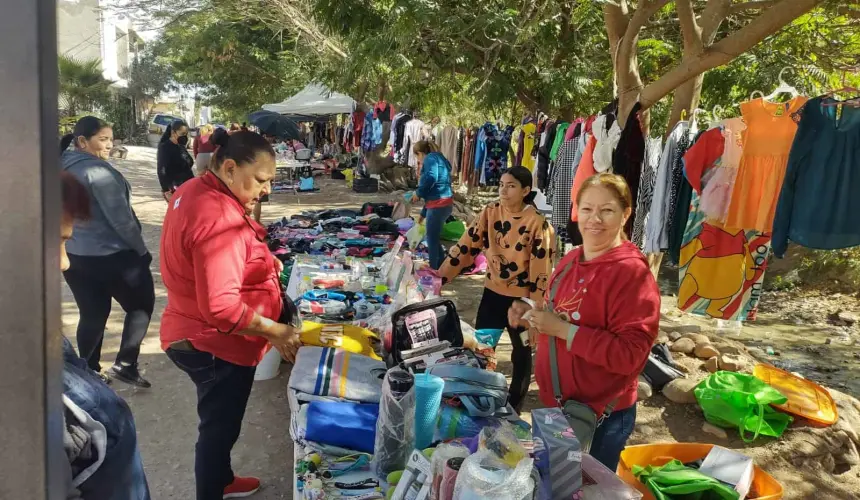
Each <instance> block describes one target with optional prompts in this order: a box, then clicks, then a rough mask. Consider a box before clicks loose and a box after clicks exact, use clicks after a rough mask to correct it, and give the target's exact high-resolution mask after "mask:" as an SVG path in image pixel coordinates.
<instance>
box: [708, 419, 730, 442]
mask: <svg viewBox="0 0 860 500" xmlns="http://www.w3.org/2000/svg"><path fill="white" fill-rule="evenodd" d="M702 432H704V433H706V434H710V435H712V436H716V437H718V438H720V439H728V438H729V434H728V433H727V432H726V431H725V430H724V429H721V428H719V427H717V426H716V425H714V424H712V423H710V422H705V423H704V424H703V425H702Z"/></svg>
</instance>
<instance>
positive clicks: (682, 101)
mask: <svg viewBox="0 0 860 500" xmlns="http://www.w3.org/2000/svg"><path fill="white" fill-rule="evenodd" d="M704 79H705V75H704V74H701V75H699V76H697V77H695V78H693V79H691V80H688V81H686V82H685V83H683V84H682V85H681V86H680V87H678V88H677V89H675V93H674V94H673V96H672V112H671V114H670V115H669V123H668V126H667V127H666V135H668V134H669V133H670V132H671V131H672V129H673V128H675V125H677V123H678V122H679V121H681V115H682V114H683V112H684V110H686V111H687V113H686V116H687V118H690V117H691V116H692V115H693V110H694V109H696V108H697V107H698V106H699V100H700V99H701V97H702V81H703V80H704Z"/></svg>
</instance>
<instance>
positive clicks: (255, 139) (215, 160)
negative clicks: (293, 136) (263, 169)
mask: <svg viewBox="0 0 860 500" xmlns="http://www.w3.org/2000/svg"><path fill="white" fill-rule="evenodd" d="M219 131H221V132H222V133H219ZM211 141H212V142H213V143H214V144H215V145H216V146H218V149H217V150H216V151H215V155H214V156H213V157H212V170H213V171H215V172H217V171H218V170H220V168H221V164H222V163H224V160H228V159H229V160H233V161H235V162H236V164H237V165H239V166H242V165H246V164H248V163H251V162H253V161H254V160H255V159H256V158H257V155H258V154H260V153H267V154H268V155H269V156H271V157H272V158H274V157H275V150H274V149H273V148H272V145H271V144H269V141H267V140H266V138H265V137H263V136H262V135H260V134H257V133H254V132H250V131H247V130H241V131H239V132H233V134H228V133H227V131H226V130H224V129H220V128H219V129H218V130H216V131H215V132H213V133H212V139H211Z"/></svg>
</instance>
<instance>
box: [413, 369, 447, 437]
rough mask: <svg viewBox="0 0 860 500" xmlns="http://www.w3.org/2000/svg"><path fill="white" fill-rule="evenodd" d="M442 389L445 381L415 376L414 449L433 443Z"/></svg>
mask: <svg viewBox="0 0 860 500" xmlns="http://www.w3.org/2000/svg"><path fill="white" fill-rule="evenodd" d="M444 388H445V381H444V380H442V379H441V378H439V377H437V376H435V375H431V374H428V373H419V374H417V375H415V447H416V448H418V449H423V448H426V447H427V446H429V445H430V443H431V442H433V434H434V433H435V430H436V416H437V415H438V414H439V404H440V403H441V402H442V391H443V389H444Z"/></svg>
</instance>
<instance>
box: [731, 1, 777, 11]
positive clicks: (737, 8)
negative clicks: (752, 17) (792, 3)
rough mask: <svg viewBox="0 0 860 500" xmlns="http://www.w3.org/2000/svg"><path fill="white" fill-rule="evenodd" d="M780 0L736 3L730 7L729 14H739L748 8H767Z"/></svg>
mask: <svg viewBox="0 0 860 500" xmlns="http://www.w3.org/2000/svg"><path fill="white" fill-rule="evenodd" d="M779 2H780V0H750V1H749V2H744V3H736V4H734V5H732V6H730V7H729V14H739V13H741V12H744V11H747V10H755V9H766V8H768V7H773V6H774V5H776V4H778V3H779Z"/></svg>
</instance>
